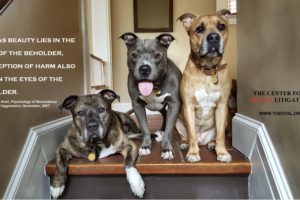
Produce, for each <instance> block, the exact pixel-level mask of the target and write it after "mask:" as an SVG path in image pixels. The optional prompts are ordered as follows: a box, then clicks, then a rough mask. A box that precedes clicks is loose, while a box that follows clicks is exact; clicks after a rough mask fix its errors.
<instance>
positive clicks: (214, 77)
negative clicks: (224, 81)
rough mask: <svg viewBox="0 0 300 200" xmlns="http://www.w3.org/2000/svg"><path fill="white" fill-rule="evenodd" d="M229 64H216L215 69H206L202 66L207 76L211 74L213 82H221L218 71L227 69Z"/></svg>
mask: <svg viewBox="0 0 300 200" xmlns="http://www.w3.org/2000/svg"><path fill="white" fill-rule="evenodd" d="M226 65H227V64H222V65H218V66H216V67H215V68H214V69H205V68H204V67H202V68H201V71H202V73H204V74H205V75H206V76H211V81H212V82H213V84H215V85H216V84H218V83H219V77H218V74H217V73H218V72H219V71H221V70H223V69H225V68H226Z"/></svg>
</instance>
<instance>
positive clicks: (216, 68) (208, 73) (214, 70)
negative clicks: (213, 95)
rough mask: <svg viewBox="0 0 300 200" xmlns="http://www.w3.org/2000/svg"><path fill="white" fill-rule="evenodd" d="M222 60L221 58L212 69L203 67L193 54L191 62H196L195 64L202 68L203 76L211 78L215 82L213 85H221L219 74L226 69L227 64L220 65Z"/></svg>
mask: <svg viewBox="0 0 300 200" xmlns="http://www.w3.org/2000/svg"><path fill="white" fill-rule="evenodd" d="M222 58H223V57H221V58H220V60H219V62H218V63H217V64H216V65H214V66H213V67H212V68H210V67H207V66H203V65H201V64H200V63H199V62H197V60H196V59H195V58H194V55H193V54H191V60H192V61H193V62H194V64H195V65H196V66H197V67H199V68H200V70H201V72H202V73H203V74H205V75H206V76H211V81H212V82H213V84H215V85H216V84H218V83H219V78H218V75H217V73H218V72H219V71H221V70H223V69H225V68H226V66H227V64H226V63H225V64H221V65H220V62H221V61H222Z"/></svg>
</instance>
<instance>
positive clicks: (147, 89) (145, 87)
mask: <svg viewBox="0 0 300 200" xmlns="http://www.w3.org/2000/svg"><path fill="white" fill-rule="evenodd" d="M138 86H139V90H140V93H141V94H142V95H143V96H149V95H150V94H151V92H152V90H153V83H152V82H148V81H144V82H139V85H138Z"/></svg>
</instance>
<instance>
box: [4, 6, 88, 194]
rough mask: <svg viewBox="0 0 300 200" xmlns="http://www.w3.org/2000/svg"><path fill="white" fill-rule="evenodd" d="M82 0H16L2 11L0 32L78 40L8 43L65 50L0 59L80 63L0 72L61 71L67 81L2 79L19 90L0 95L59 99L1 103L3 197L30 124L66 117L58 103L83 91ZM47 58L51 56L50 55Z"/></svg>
mask: <svg viewBox="0 0 300 200" xmlns="http://www.w3.org/2000/svg"><path fill="white" fill-rule="evenodd" d="M79 2H80V1H79V0H15V1H13V2H12V4H11V5H10V6H9V7H8V8H7V10H6V11H5V13H4V14H2V15H1V16H0V27H1V28H0V37H75V38H77V39H78V40H77V43H76V44H72V45H70V46H69V47H68V48H67V47H66V45H65V44H57V45H50V44H43V45H42V47H41V45H36V44H29V45H28V44H26V45H20V44H19V45H12V44H10V45H5V44H1V47H0V49H1V50H7V49H9V50H12V49H17V48H19V49H20V50H28V49H32V50H33V49H40V50H50V49H52V50H54V49H56V50H58V49H60V50H63V53H64V56H63V57H61V58H55V59H53V58H45V57H44V58H42V57H35V56H34V57H30V58H28V57H24V56H23V57H3V56H2V57H1V63H39V62H41V63H45V62H46V63H47V61H48V62H50V63H75V64H76V65H77V68H76V69H75V70H72V71H69V70H65V71H53V70H52V71H51V70H50V71H49V70H36V71H34V72H31V71H28V70H14V71H12V70H5V69H1V75H0V76H14V75H15V76H51V75H52V76H63V77H64V81H63V83H60V84H58V83H56V84H53V83H49V82H48V83H13V84H12V83H3V82H1V84H0V88H1V90H2V89H4V88H15V89H18V90H20V95H18V96H17V97H12V96H7V95H6V96H3V95H0V100H5V99H19V100H28V99H33V100H34V99H37V100H58V104H55V105H52V106H51V107H50V108H44V109H38V108H36V109H32V108H31V109H30V108H28V109H27V108H26V109H25V108H24V109H2V108H0V124H1V125H0V152H1V165H0V197H2V195H3V194H4V191H5V189H6V187H7V184H8V181H9V179H10V176H11V175H12V172H13V170H14V167H15V165H16V162H17V160H18V158H19V155H20V152H21V149H22V147H23V145H24V142H25V139H26V136H27V134H28V131H29V128H30V127H32V126H35V125H38V124H41V123H45V122H48V121H50V120H54V119H57V118H59V117H63V116H64V115H65V114H62V113H60V112H59V109H58V106H59V103H61V102H62V100H63V99H64V98H65V97H66V96H68V95H70V94H82V93H83V85H84V84H83V68H82V64H83V63H82V60H83V58H82V44H81V43H82V39H81V27H80V24H81V23H80V4H79ZM48 59H49V60H48Z"/></svg>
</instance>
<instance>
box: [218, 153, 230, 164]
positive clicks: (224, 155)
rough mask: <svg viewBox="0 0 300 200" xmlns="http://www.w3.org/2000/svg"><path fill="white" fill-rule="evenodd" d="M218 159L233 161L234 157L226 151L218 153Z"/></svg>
mask: <svg viewBox="0 0 300 200" xmlns="http://www.w3.org/2000/svg"><path fill="white" fill-rule="evenodd" d="M217 160H219V161H221V162H231V160H232V158H231V155H230V154H229V153H227V152H226V153H220V154H218V156H217Z"/></svg>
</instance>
